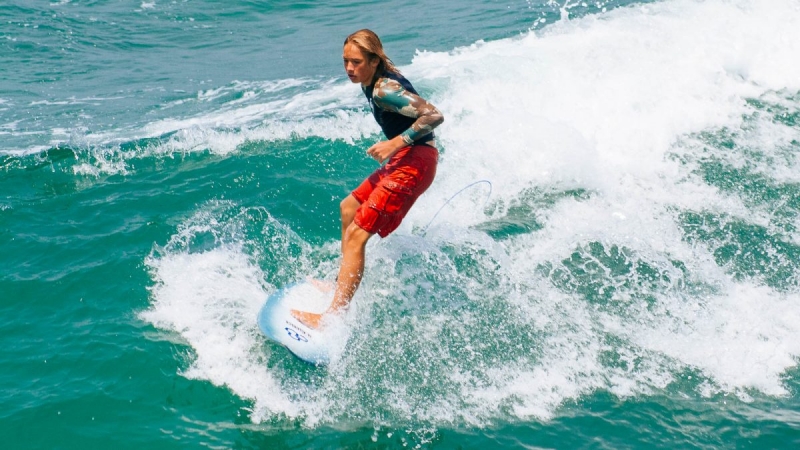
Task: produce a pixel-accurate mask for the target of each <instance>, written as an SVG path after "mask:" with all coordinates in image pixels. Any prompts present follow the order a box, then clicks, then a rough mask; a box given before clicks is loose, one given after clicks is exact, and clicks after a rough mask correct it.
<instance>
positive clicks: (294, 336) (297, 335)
mask: <svg viewBox="0 0 800 450" xmlns="http://www.w3.org/2000/svg"><path fill="white" fill-rule="evenodd" d="M284 330H286V333H287V334H288V335H289V337H290V338H292V339H294V340H296V341H301V342H308V339H306V338H305V336H301V335H300V333H298V332H297V331H294V330H292V329H291V328H289V327H285V328H284Z"/></svg>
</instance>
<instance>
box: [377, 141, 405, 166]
mask: <svg viewBox="0 0 800 450" xmlns="http://www.w3.org/2000/svg"><path fill="white" fill-rule="evenodd" d="M406 145H408V144H406V142H405V141H404V140H403V138H401V137H400V136H397V137H395V138H394V139H392V140H389V141H381V142H378V143H377V144H375V145H373V146H372V147H370V148H368V149H367V154H368V155H369V156H371V157H372V158H373V159H374V160H376V161H378V162H379V163H381V164H383V162H384V161H386V160H387V159H389V158H391V157H392V155H394V154H395V153H397V151H398V150H400V149H401V148H403V147H405V146H406Z"/></svg>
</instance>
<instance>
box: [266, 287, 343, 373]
mask: <svg viewBox="0 0 800 450" xmlns="http://www.w3.org/2000/svg"><path fill="white" fill-rule="evenodd" d="M332 299H333V291H330V292H328V293H324V292H322V291H321V290H319V289H318V288H317V287H316V286H314V285H313V284H312V283H309V282H306V281H303V282H298V283H294V284H290V285H288V286H285V287H283V288H281V289H278V290H277V291H276V292H275V293H273V294H272V295H270V296H269V298H267V302H266V303H265V304H264V306H263V307H262V308H261V311H260V312H259V313H258V327H259V328H261V331H262V332H264V334H265V335H266V336H267V337H268V338H270V339H271V340H273V341H275V342H277V343H279V344H281V345H283V346H285V347H286V348H288V349H289V351H291V352H292V353H294V354H295V356H297V357H298V358H300V359H302V360H303V361H306V362H308V363H311V364H316V365H326V364H328V363H330V361H331V358H332V357H333V356H334V354H336V353H338V351H339V350H341V348H342V347H343V345H344V343H343V342H341V336H332V334H333V333H334V331H335V330H334V328H336V327H329V326H326V327H325V328H323V329H312V328H309V327H307V326H305V325H303V323H302V322H300V321H299V320H297V319H295V318H294V316H292V313H291V310H292V309H299V310H301V311H309V312H317V313H321V312H323V311H325V310H326V309H328V306H329V305H330V303H331V301H332ZM336 334H339V333H336Z"/></svg>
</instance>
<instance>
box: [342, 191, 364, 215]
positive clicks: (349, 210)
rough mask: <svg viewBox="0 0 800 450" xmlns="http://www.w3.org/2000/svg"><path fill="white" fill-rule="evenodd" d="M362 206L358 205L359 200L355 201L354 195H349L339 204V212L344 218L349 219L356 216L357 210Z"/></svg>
mask: <svg viewBox="0 0 800 450" xmlns="http://www.w3.org/2000/svg"><path fill="white" fill-rule="evenodd" d="M360 205H361V204H360V203H358V200H356V199H355V197H353V196H352V195H348V196H347V197H345V198H344V200H342V201H341V203H339V212H340V213H341V215H342V217H347V216H351V215H353V214H355V212H356V209H358V207H359V206H360Z"/></svg>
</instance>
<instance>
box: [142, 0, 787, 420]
mask: <svg viewBox="0 0 800 450" xmlns="http://www.w3.org/2000/svg"><path fill="white" fill-rule="evenodd" d="M797 55H800V5H799V4H798V3H797V2H796V1H790V0H775V1H769V2H764V1H748V0H730V1H725V0H711V1H704V2H698V1H694V0H672V1H666V2H661V3H655V4H648V5H635V6H631V7H628V8H621V9H617V10H614V11H611V12H606V13H600V14H596V15H591V16H586V17H582V18H579V19H572V20H562V21H560V22H558V23H556V24H553V25H550V26H546V27H544V28H542V29H540V30H538V31H531V32H529V33H525V34H524V35H521V36H519V37H518V38H513V39H504V40H499V41H494V42H477V43H475V44H474V45H471V46H469V47H463V48H458V49H455V50H453V51H452V52H447V53H437V52H426V51H422V52H420V53H418V54H417V55H416V56H415V58H414V60H413V63H412V64H411V65H410V66H406V67H403V68H402V69H403V71H404V72H405V73H406V75H407V76H408V77H409V78H410V79H412V80H415V83H416V84H417V85H418V86H419V87H420V88H421V89H422V90H424V91H425V92H429V93H431V94H430V99H431V100H432V102H433V103H434V104H436V105H437V106H439V107H440V109H441V110H442V111H444V112H445V114H446V122H445V124H444V125H442V127H441V128H440V130H437V133H438V135H439V139H440V143H441V145H442V147H443V149H444V153H443V160H442V163H441V166H440V170H439V175H438V178H437V181H436V183H435V184H434V186H433V187H432V188H431V190H430V191H429V193H428V194H426V195H425V196H424V197H423V198H422V199H421V200H420V202H419V203H418V205H417V206H415V208H414V209H413V210H412V211H411V213H410V215H409V217H408V218H407V220H406V221H405V222H404V224H403V226H402V228H401V229H400V230H399V232H398V233H397V234H396V235H393V236H391V237H389V238H388V239H385V240H378V239H375V240H373V241H371V242H370V244H369V246H368V263H367V269H366V274H367V275H366V277H365V282H364V284H363V286H362V288H361V290H360V291H359V293H358V294H357V296H356V299H355V303H354V308H353V310H352V311H351V312H350V314H349V315H348V318H347V320H348V323H349V326H350V327H352V331H353V335H352V337H351V340H350V342H349V343H348V346H349V349H348V351H347V352H346V353H345V355H344V356H343V357H342V358H341V359H339V360H338V361H335V362H334V364H332V365H331V366H330V368H328V369H327V370H326V371H320V372H319V373H317V374H316V375H313V376H312V377H311V379H310V380H306V381H307V382H304V383H303V382H299V381H298V380H296V379H295V378H294V375H295V374H294V373H292V372H291V371H289V372H288V373H287V368H286V366H285V365H278V366H277V367H275V366H271V365H268V364H265V361H267V360H269V359H270V357H271V355H270V353H271V352H277V351H280V350H277V349H274V348H273V349H271V350H270V349H265V346H264V344H263V338H261V337H260V336H259V332H258V330H257V328H256V325H255V322H254V320H252V319H253V317H254V315H255V314H256V312H257V310H258V308H259V307H260V305H261V304H262V303H263V301H264V299H265V298H266V296H267V295H268V294H269V293H270V292H272V291H274V290H275V286H271V285H269V284H264V282H263V281H262V280H263V278H264V277H263V274H261V273H259V268H258V266H257V265H256V263H254V258H253V255H251V254H248V253H247V252H246V251H245V249H243V248H242V245H225V246H222V247H219V248H217V249H215V250H213V251H208V252H203V253H186V252H185V251H183V249H180V248H170V247H169V246H168V248H167V249H166V250H165V251H163V252H156V253H155V254H154V255H153V256H152V257H151V258H149V259H148V262H147V264H148V266H149V267H150V270H151V273H152V276H153V277H154V280H155V281H156V285H155V286H154V288H153V289H152V295H153V307H152V309H150V310H149V311H147V312H146V313H144V314H143V317H144V318H145V319H146V320H148V321H151V322H152V323H154V324H156V326H158V327H162V328H166V329H171V330H174V331H177V332H178V333H179V334H180V335H181V336H182V337H183V338H184V339H185V340H186V341H187V343H188V345H189V346H191V348H192V350H193V352H195V353H196V357H195V358H194V360H193V362H192V364H191V366H190V368H189V369H188V370H187V371H186V372H185V374H184V375H185V376H187V377H191V378H194V379H205V380H209V381H211V382H212V383H214V384H216V385H220V386H227V387H228V388H230V389H231V390H232V391H233V392H235V393H236V394H237V395H239V396H241V397H243V398H247V399H251V400H253V402H254V406H253V411H252V415H251V419H252V420H253V421H254V422H260V421H263V420H269V419H270V418H271V417H274V416H276V415H277V416H281V415H286V416H289V417H302V418H303V419H304V422H303V423H304V424H305V425H306V426H311V427H313V426H316V425H317V424H320V423H340V422H341V421H342V419H343V418H347V417H354V418H357V417H361V418H365V419H372V418H380V417H383V416H384V415H385V414H389V415H390V416H395V415H396V416H397V417H411V418H414V419H417V420H424V421H425V422H428V423H431V424H433V426H442V425H447V424H468V425H474V426H481V425H486V424H489V423H492V422H493V421H495V420H499V419H502V418H503V417H505V416H506V415H511V416H513V417H515V418H517V419H519V420H527V419H529V418H538V419H547V418H549V417H552V415H553V414H554V413H555V412H556V411H557V410H558V408H559V407H561V406H563V405H564V404H565V402H570V401H577V400H578V399H579V398H581V396H584V395H587V394H590V393H592V392H595V391H598V390H606V391H608V392H610V393H612V394H614V395H616V396H618V397H621V398H626V397H630V396H637V395H645V396H646V395H649V394H652V393H656V392H660V391H663V390H665V389H678V390H681V391H685V392H686V395H699V396H702V397H712V396H716V395H720V394H734V395H736V396H738V397H739V398H740V399H742V400H744V401H748V399H750V398H751V396H752V395H768V396H785V395H788V394H789V392H788V391H787V388H786V386H785V385H784V382H783V376H784V373H785V372H786V371H787V370H788V369H790V368H792V367H794V366H796V364H797V358H798V357H800V309H798V308H797V305H798V302H799V301H800V296H799V295H798V291H797V285H798V283H797V282H798V277H797V267H798V266H797V263H798V261H797V260H796V259H794V260H785V259H784V258H796V256H797V254H796V253H794V254H793V256H792V255H789V256H786V255H780V254H776V255H774V256H773V257H772V258H771V259H770V261H772V262H773V263H774V264H776V265H787V266H789V267H791V269H790V270H789V271H788V272H787V274H788V278H787V279H786V280H784V281H783V282H781V283H780V284H779V285H775V284H774V283H769V282H765V280H764V279H763V278H762V277H760V276H758V274H756V275H755V276H743V277H739V276H735V270H732V269H731V267H729V266H726V265H720V264H718V262H717V261H715V258H714V252H715V251H717V250H718V249H719V247H721V246H724V245H729V243H726V242H717V241H716V240H715V239H711V240H708V241H706V242H698V241H697V239H693V238H692V233H693V231H692V229H691V227H690V225H687V219H686V216H687V215H698V216H705V217H708V218H714V219H715V220H719V221H724V222H732V223H733V222H735V223H743V224H748V225H752V226H755V227H761V228H763V229H765V230H767V232H768V233H769V234H770V235H775V236H779V238H778V239H780V240H782V242H784V243H785V244H786V245H790V246H793V247H796V246H798V245H800V239H798V234H797V231H796V230H797V229H798V225H800V221H798V218H797V217H794V218H793V219H792V220H789V221H788V222H784V223H781V222H780V220H776V218H775V217H773V216H772V214H773V206H774V205H773V204H771V203H767V204H760V205H752V204H748V202H747V201H746V199H744V198H742V197H740V196H738V195H736V193H735V192H729V191H726V190H724V189H720V188H719V187H718V186H714V185H710V184H708V183H707V182H705V181H704V180H703V179H702V175H701V173H700V172H701V168H700V166H699V161H700V160H703V159H709V158H713V159H714V160H718V161H720V162H723V163H725V164H728V165H731V166H733V167H746V168H747V169H748V170H749V171H751V172H752V173H755V174H760V175H762V176H764V177H768V178H770V179H774V180H777V181H778V182H780V183H786V184H796V183H798V182H800V177H798V173H800V171H798V170H797V157H796V155H797V140H798V129H797V127H796V126H787V125H784V124H781V123H779V122H777V121H775V120H774V118H773V116H772V115H771V114H769V113H766V112H765V111H764V110H763V109H759V108H756V107H754V105H753V103H752V102H753V101H758V102H763V103H767V104H774V105H786V107H788V108H791V109H794V110H796V109H797V107H798V100H797V96H796V92H798V90H800V62H798V59H797V57H796V56H797ZM235 88H236V89H243V90H245V91H247V92H251V91H250V90H249V88H247V87H239V86H237V87H235ZM262 93H263V92H261V93H259V92H256V93H255V94H254V96H252V97H250V96H248V95H245V96H244V97H243V101H236V102H228V103H226V104H225V106H224V107H223V108H220V109H219V110H215V111H213V112H211V113H210V114H205V115H203V116H198V117H194V118H189V119H185V120H182V121H178V122H174V121H173V122H164V121H162V122H158V123H153V124H150V125H148V126H147V129H148V130H152V131H153V134H154V135H160V134H163V133H165V132H168V131H177V133H176V134H175V135H173V137H172V138H171V139H170V140H169V141H168V142H166V143H165V144H163V145H162V147H161V149H160V150H159V151H161V150H163V149H164V148H167V149H169V151H172V152H174V151H178V150H182V151H192V149H194V148H198V147H201V148H211V149H212V151H215V152H219V153H221V154H227V153H229V152H235V151H237V149H238V148H239V147H240V146H241V145H243V144H244V143H246V142H247V141H249V140H254V139H256V140H267V141H271V140H277V139H285V138H287V137H288V136H294V137H295V138H297V137H319V138H322V139H325V140H343V141H345V142H348V143H352V142H361V140H362V139H364V138H367V139H368V140H371V139H378V138H377V136H375V135H376V133H377V127H376V126H374V124H372V123H371V118H370V117H369V116H368V114H367V113H366V112H364V111H363V106H362V105H361V104H360V101H361V97H360V92H359V91H358V88H357V87H353V86H349V85H343V84H342V82H336V83H331V84H327V83H324V84H323V85H322V86H320V88H317V89H311V90H307V91H304V92H303V93H300V94H297V95H294V96H292V97H288V98H278V99H277V100H274V101H272V102H266V103H265V102H264V100H263V99H261V98H260V96H261V95H262ZM208 95H213V94H212V93H209V94H208ZM253 98H257V99H259V100H257V101H254V100H252V99H253ZM198 101H202V99H198ZM243 103H247V104H243ZM259 122H263V123H259ZM198 127H199V129H197V128H198ZM220 127H222V128H221V129H220ZM226 127H237V130H236V131H225V128H226ZM709 133H710V134H715V133H729V134H730V139H731V140H732V141H733V143H734V144H735V148H737V149H739V148H746V149H747V151H748V153H747V154H743V153H742V152H740V151H735V150H731V149H730V148H728V147H722V148H714V147H713V146H710V145H708V144H707V143H705V142H704V138H703V135H704V134H709ZM753 155H757V156H758V158H754V157H753ZM481 179H486V180H489V181H491V184H492V188H493V190H492V196H491V199H490V201H489V203H488V205H487V206H486V207H483V208H482V207H480V206H481V205H482V204H483V198H484V197H485V195H486V191H485V189H486V186H485V185H478V186H476V187H475V188H474V189H471V190H467V191H465V192H464V193H463V194H461V195H459V196H458V197H457V198H455V199H453V201H452V202H450V203H449V204H448V205H447V206H446V207H445V208H444V209H443V210H442V211H441V214H440V215H439V216H438V217H437V220H436V222H435V223H433V224H432V225H431V227H430V229H428V230H427V233H426V234H425V236H424V237H422V236H420V234H419V231H420V228H421V227H422V226H424V225H425V224H426V223H427V221H428V220H429V219H430V218H431V217H432V216H433V215H434V214H435V213H436V212H437V210H438V209H439V208H440V207H441V205H442V204H443V203H444V202H445V201H446V200H447V199H448V198H449V197H450V196H451V195H452V193H454V192H456V191H458V190H459V189H460V188H461V187H463V186H464V185H466V184H469V183H471V182H473V181H475V180H481ZM476 206H477V207H476ZM265 214H267V213H265ZM520 214H521V215H522V216H519V215H520ZM515 215H517V216H515ZM515 220H520V221H533V222H535V223H536V224H538V228H537V229H534V230H532V231H531V232H525V233H518V234H515V233H511V234H509V235H507V236H505V237H504V238H503V239H500V240H496V239H492V238H490V236H488V235H487V233H486V231H485V230H487V229H496V227H502V226H503V223H511V222H513V221H515ZM184 226H185V229H184V232H186V233H190V234H197V233H201V232H202V231H203V230H202V229H203V228H205V227H210V228H212V229H217V230H218V231H219V230H220V229H221V227H223V228H224V227H230V226H231V224H230V223H228V224H224V223H223V224H216V223H212V224H209V222H208V221H205V220H202V221H195V220H194V219H193V220H189V221H188V222H187V223H186V224H185V225H184ZM264 226H265V229H270V230H272V232H273V233H278V234H282V235H283V237H282V239H280V240H277V241H272V242H268V245H267V246H266V247H265V248H263V249H262V250H260V251H261V252H264V254H263V255H260V256H257V257H256V258H255V259H256V260H257V259H259V258H262V257H263V258H266V259H275V260H279V261H281V263H280V264H278V265H279V266H280V265H281V264H288V263H289V261H288V259H286V258H285V256H284V254H285V253H286V251H287V246H296V247H297V248H298V249H300V250H298V257H299V259H300V260H301V261H303V262H301V263H299V264H298V266H299V267H298V270H297V272H296V275H297V276H298V277H302V276H304V275H306V274H311V275H316V276H323V277H326V278H328V279H330V278H331V277H332V276H333V274H334V272H335V268H336V264H335V263H336V261H335V259H336V254H337V245H338V244H337V243H336V242H329V243H327V244H325V245H324V246H323V249H322V250H320V249H319V248H317V249H313V248H312V246H311V245H309V244H308V243H306V242H303V241H302V240H301V239H300V238H298V237H297V236H296V235H293V234H292V232H291V231H290V230H289V229H285V227H283V226H282V225H280V224H277V223H267V224H265V225H264ZM493 226H494V227H495V228H492V227H493ZM699 228H700V229H702V225H699ZM176 239H177V237H176ZM233 240H234V241H235V239H233ZM315 252H322V253H323V254H324V256H323V257H315V256H314V254H315ZM459 260H462V261H469V262H470V263H472V264H473V266H474V267H473V268H472V269H470V270H467V271H463V270H460V269H459V268H458V267H456V266H457V264H458V261H459ZM320 261H321V262H320ZM732 272H734V274H732ZM580 279H583V280H588V281H587V284H586V286H587V287H590V288H592V289H596V292H595V294H594V299H595V301H591V302H587V301H586V298H585V297H584V296H583V295H582V293H581V292H578V291H576V290H575V289H571V288H569V287H566V286H570V281H576V280H578V281H580ZM578 284H580V283H578ZM487 317H490V319H491V320H488V319H487ZM671 386H672V388H670V387H671ZM365 399H367V400H368V401H365ZM378 421H379V422H380V419H378Z"/></svg>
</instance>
